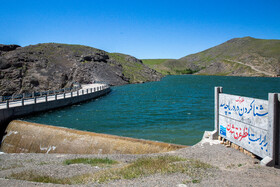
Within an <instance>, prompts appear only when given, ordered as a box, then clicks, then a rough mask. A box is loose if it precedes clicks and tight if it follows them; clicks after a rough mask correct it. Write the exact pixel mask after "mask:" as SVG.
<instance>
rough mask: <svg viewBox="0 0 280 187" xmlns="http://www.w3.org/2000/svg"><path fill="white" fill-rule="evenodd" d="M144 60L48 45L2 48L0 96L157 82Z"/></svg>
mask: <svg viewBox="0 0 280 187" xmlns="http://www.w3.org/2000/svg"><path fill="white" fill-rule="evenodd" d="M161 77H162V75H161V74H159V73H157V72H156V71H155V70H153V69H150V68H148V67H147V66H146V65H144V64H143V63H142V61H141V60H139V59H136V58H134V57H132V56H129V55H124V54H119V53H108V52H105V51H102V50H99V49H95V48H92V47H87V46H81V45H67V44H56V43H46V44H38V45H30V46H27V47H20V46H18V45H0V95H11V94H14V93H23V92H32V91H46V90H57V89H61V88H65V87H71V85H72V84H73V82H79V83H81V84H87V83H91V82H93V81H101V82H106V83H108V84H110V85H123V84H128V83H143V82H146V81H158V80H160V78H161Z"/></svg>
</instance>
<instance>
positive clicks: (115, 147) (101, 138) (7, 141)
mask: <svg viewBox="0 0 280 187" xmlns="http://www.w3.org/2000/svg"><path fill="white" fill-rule="evenodd" d="M184 147H187V146H183V145H175V144H168V143H161V142H154V141H148V140H141V139H134V138H127V137H120V136H114V135H108V134H99V133H93V132H87V131H79V130H73V129H67V128H62V127H55V126H49V125H42V124H37V123H30V122H25V121H19V120H14V121H12V122H10V123H9V125H8V127H7V129H6V135H5V136H4V137H3V140H2V145H1V151H3V152H6V153H65V154H148V153H159V152H168V151H172V150H176V149H180V148H184Z"/></svg>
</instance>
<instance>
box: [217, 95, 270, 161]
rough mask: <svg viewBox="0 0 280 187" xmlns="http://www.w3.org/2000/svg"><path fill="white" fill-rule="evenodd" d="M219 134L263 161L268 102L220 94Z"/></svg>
mask: <svg viewBox="0 0 280 187" xmlns="http://www.w3.org/2000/svg"><path fill="white" fill-rule="evenodd" d="M218 107H219V135H220V136H221V137H224V138H226V139H227V140H229V141H231V142H233V143H235V144H237V145H239V146H241V147H243V148H245V149H247V150H248V151H250V152H252V153H254V154H255V155H258V156H260V157H262V158H264V157H266V156H268V155H269V150H270V149H269V148H268V147H269V146H271V145H270V144H269V141H268V138H267V133H268V101H266V100H261V99H254V98H248V97H240V96H235V95H229V94H223V93H220V94H219V105H218Z"/></svg>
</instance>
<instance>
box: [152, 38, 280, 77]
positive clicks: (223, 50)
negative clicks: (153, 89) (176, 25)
mask: <svg viewBox="0 0 280 187" xmlns="http://www.w3.org/2000/svg"><path fill="white" fill-rule="evenodd" d="M150 63H151V62H150ZM153 68H154V69H156V70H158V71H159V72H161V73H164V74H192V73H196V74H207V75H233V76H280V40H263V39H255V38H252V37H245V38H235V39H231V40H229V41H227V42H225V43H223V44H221V45H218V46H215V47H212V48H210V49H207V50H205V51H202V52H199V53H196V54H192V55H188V56H185V57H183V58H181V59H178V60H166V61H164V62H163V63H161V64H158V65H155V66H154V67H153Z"/></svg>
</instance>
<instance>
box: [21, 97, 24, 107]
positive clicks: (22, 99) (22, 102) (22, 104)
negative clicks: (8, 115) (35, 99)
mask: <svg viewBox="0 0 280 187" xmlns="http://www.w3.org/2000/svg"><path fill="white" fill-rule="evenodd" d="M21 106H24V98H21Z"/></svg>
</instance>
